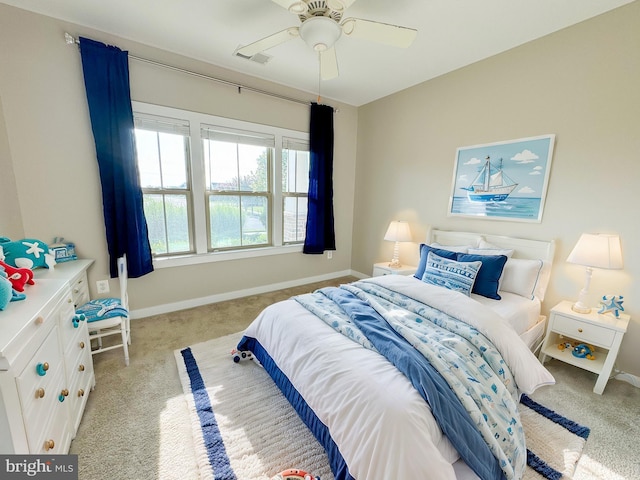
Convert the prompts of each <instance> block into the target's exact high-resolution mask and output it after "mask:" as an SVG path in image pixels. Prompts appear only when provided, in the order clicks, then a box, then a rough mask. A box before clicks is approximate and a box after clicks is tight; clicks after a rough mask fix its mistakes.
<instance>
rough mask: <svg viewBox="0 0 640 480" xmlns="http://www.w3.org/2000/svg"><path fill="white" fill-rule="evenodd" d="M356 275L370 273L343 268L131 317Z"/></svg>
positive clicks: (140, 311) (142, 310)
mask: <svg viewBox="0 0 640 480" xmlns="http://www.w3.org/2000/svg"><path fill="white" fill-rule="evenodd" d="M349 275H351V276H354V277H358V278H366V277H368V276H369V275H364V274H362V273H360V272H356V271H354V270H342V271H340V272H332V273H327V274H325V275H316V276H314V277H306V278H299V279H297V280H291V281H288V282H280V283H271V284H269V285H262V286H259V287H254V288H247V289H243V290H236V291H233V292H225V293H219V294H216V295H208V296H206V297H200V298H191V299H189V300H184V301H181V302H173V303H165V304H162V305H156V306H155V307H148V308H140V309H137V310H131V312H130V313H131V319H134V320H135V319H137V318H145V317H150V316H152V315H160V314H163V313H171V312H177V311H178V310H185V309H187V308H194V307H201V306H202V305H208V304H210V303H217V302H223V301H225V300H235V299H236V298H241V297H248V296H250V295H259V294H261V293H267V292H273V291H275V290H282V289H283V288H291V287H298V286H300V285H306V284H308V283H315V282H324V281H326V280H332V279H334V278H339V277H346V276H349Z"/></svg>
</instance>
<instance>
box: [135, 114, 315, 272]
mask: <svg viewBox="0 0 640 480" xmlns="http://www.w3.org/2000/svg"><path fill="white" fill-rule="evenodd" d="M133 107H134V120H135V135H136V147H137V156H138V157H137V159H138V169H139V172H140V182H141V186H142V192H143V196H144V210H145V216H146V219H147V224H148V228H149V240H150V243H151V248H152V251H153V253H154V256H155V257H157V258H162V257H165V258H172V259H176V258H182V259H185V258H187V257H191V261H189V262H187V263H195V262H197V261H203V260H204V261H208V260H212V259H220V256H219V255H218V256H216V257H215V258H213V257H211V256H206V254H207V253H216V254H223V255H222V256H223V257H224V258H225V259H227V258H229V257H228V255H236V257H232V258H238V257H237V256H238V255H241V256H252V255H261V254H272V253H284V252H286V251H290V249H288V248H287V247H297V248H298V249H299V247H300V246H301V243H302V242H304V238H305V225H306V210H307V192H308V183H309V151H308V150H309V147H308V134H306V133H303V132H296V131H291V130H286V129H281V128H278V127H271V126H266V125H255V124H250V123H247V122H241V121H237V120H231V119H225V118H220V117H215V116H212V115H205V114H201V113H196V112H188V111H183V110H176V109H172V108H167V107H159V106H156V105H148V104H143V103H139V102H133ZM274 249H275V250H274ZM242 252H244V253H242ZM224 254H228V255H227V256H225V255H224ZM202 255H205V257H206V258H203V257H202ZM198 256H199V257H200V260H195V262H194V261H193V257H198ZM159 266H162V265H159Z"/></svg>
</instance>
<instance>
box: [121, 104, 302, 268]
mask: <svg viewBox="0 0 640 480" xmlns="http://www.w3.org/2000/svg"><path fill="white" fill-rule="evenodd" d="M131 103H132V107H133V112H134V117H135V115H136V114H142V115H151V116H161V117H169V118H173V119H180V120H185V121H188V123H189V132H190V133H189V137H188V138H189V141H188V151H189V153H190V157H189V159H188V174H189V175H190V178H189V181H190V184H191V198H190V199H188V201H189V202H190V204H191V215H190V219H189V221H190V222H192V224H191V225H192V229H191V231H190V234H191V235H192V237H193V238H192V239H191V241H192V244H193V248H194V251H193V252H192V253H185V254H167V255H162V256H155V255H154V267H156V268H167V267H175V266H182V265H195V264H200V263H208V262H217V261H228V260H236V259H242V258H252V257H261V256H270V255H280V254H289V253H295V252H301V251H302V246H303V242H296V243H286V244H285V243H284V242H283V228H284V227H283V209H284V195H283V188H282V150H283V148H285V147H284V142H283V139H284V138H289V139H297V140H299V141H300V142H301V143H303V144H307V145H308V144H309V133H308V132H303V131H297V130H292V129H287V128H282V127H276V126H272V125H265V124H256V123H251V122H246V121H243V120H236V119H230V118H225V117H219V116H216V115H210V114H205V113H200V112H193V111H189V110H183V109H177V108H172V107H165V106H161V105H154V104H149V103H145V102H139V101H132V102H131ZM203 125H217V126H221V127H226V128H230V129H236V130H244V131H248V132H256V131H258V132H261V133H265V134H269V135H273V136H274V140H275V147H274V148H273V149H272V157H271V165H270V166H269V168H268V173H269V176H270V181H271V198H270V201H269V202H270V205H269V207H270V208H269V216H270V219H271V222H270V226H269V227H270V228H269V230H270V237H271V238H270V240H271V241H270V243H269V244H268V245H266V246H246V247H238V248H233V249H223V250H209V248H208V245H209V243H208V230H207V229H208V228H209V218H208V205H207V201H208V200H207V199H208V193H207V190H206V188H205V187H206V185H205V181H204V179H205V178H206V177H205V173H206V172H205V163H204V152H203V150H204V149H203V142H202V137H201V128H202V126H203ZM150 193H151V192H150ZM242 193H244V192H242Z"/></svg>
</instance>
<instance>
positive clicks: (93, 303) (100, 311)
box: [76, 255, 131, 366]
mask: <svg viewBox="0 0 640 480" xmlns="http://www.w3.org/2000/svg"><path fill="white" fill-rule="evenodd" d="M117 265H118V281H119V283H120V298H96V299H94V300H90V301H88V302H87V303H85V304H84V305H82V306H80V307H78V308H77V309H76V315H84V319H85V320H86V321H87V327H88V328H89V338H90V339H91V340H96V345H95V348H94V346H93V343H92V347H91V354H92V355H96V354H98V353H102V352H106V351H108V350H113V349H114V348H122V349H123V350H124V363H125V365H127V366H128V365H129V345H131V324H130V319H129V297H128V295H127V258H126V255H123V256H122V257H120V258H118V260H117ZM109 335H121V336H122V343H118V344H117V345H110V346H108V347H103V346H102V337H106V336H109Z"/></svg>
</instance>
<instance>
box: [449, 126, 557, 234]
mask: <svg viewBox="0 0 640 480" xmlns="http://www.w3.org/2000/svg"><path fill="white" fill-rule="evenodd" d="M554 141H555V135H541V136H538V137H529V138H521V139H518V140H508V141H503V142H496V143H488V144H484V145H474V146H470V147H460V148H458V149H457V151H456V159H455V165H454V170H453V182H452V187H451V196H450V198H449V215H450V216H464V217H470V218H482V219H485V220H511V221H519V222H540V221H542V212H543V210H544V201H545V197H546V193H547V185H548V183H549V173H550V171H551V160H552V156H553V145H554Z"/></svg>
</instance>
